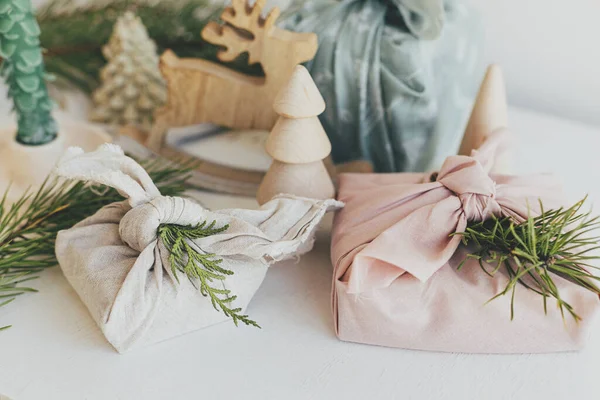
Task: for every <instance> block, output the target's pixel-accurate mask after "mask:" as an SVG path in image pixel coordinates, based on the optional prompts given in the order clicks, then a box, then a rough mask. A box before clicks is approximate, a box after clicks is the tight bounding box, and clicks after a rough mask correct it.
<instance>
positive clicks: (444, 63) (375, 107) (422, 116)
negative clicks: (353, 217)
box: [284, 0, 483, 172]
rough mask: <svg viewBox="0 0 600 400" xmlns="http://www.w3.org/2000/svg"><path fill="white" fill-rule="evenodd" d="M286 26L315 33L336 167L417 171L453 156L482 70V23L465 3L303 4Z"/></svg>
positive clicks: (314, 65) (316, 0) (361, 0)
mask: <svg viewBox="0 0 600 400" xmlns="http://www.w3.org/2000/svg"><path fill="white" fill-rule="evenodd" d="M298 3H300V4H296V5H295V6H294V7H292V8H291V9H289V10H288V12H287V13H286V17H285V21H284V26H285V28H287V29H291V30H295V31H307V32H308V31H310V32H315V33H317V35H318V36H319V50H318V52H317V55H316V57H315V58H314V60H313V61H312V62H310V63H309V64H308V65H307V67H308V68H309V70H310V72H311V74H312V76H313V78H314V80H315V82H316V83H317V86H318V87H319V90H320V91H321V93H322V94H323V97H324V98H325V101H326V103H327V109H326V110H325V112H324V113H323V114H322V115H321V122H322V123H323V126H324V127H325V130H326V131H327V134H328V135H329V138H330V140H331V142H332V144H333V152H332V156H333V159H334V161H335V162H336V163H339V162H346V161H352V160H358V159H364V160H369V161H371V162H372V163H373V164H374V166H375V169H376V170H377V171H379V172H393V171H423V170H427V169H431V168H437V167H439V165H438V164H441V161H442V160H443V159H444V158H445V157H446V156H447V155H450V154H453V153H454V154H455V151H456V149H457V148H458V144H459V142H460V137H461V136H462V135H461V134H462V131H463V129H464V125H465V123H466V120H467V119H468V114H469V110H470V106H471V102H472V99H473V97H474V96H475V93H476V91H477V85H478V82H479V80H480V78H481V76H482V74H483V65H481V63H480V61H479V59H480V54H481V44H482V39H481V36H482V35H481V32H482V29H481V28H482V27H481V25H480V23H479V20H478V19H477V14H476V13H475V12H474V11H473V9H472V8H471V7H470V6H469V5H468V3H466V2H465V0H445V1H444V0H342V1H335V0H305V1H300V2H298Z"/></svg>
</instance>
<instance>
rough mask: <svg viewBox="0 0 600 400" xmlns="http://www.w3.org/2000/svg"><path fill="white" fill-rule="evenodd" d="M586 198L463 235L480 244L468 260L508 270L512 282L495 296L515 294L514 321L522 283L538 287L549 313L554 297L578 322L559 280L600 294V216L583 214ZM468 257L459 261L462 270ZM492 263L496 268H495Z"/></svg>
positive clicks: (476, 226)
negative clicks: (597, 262) (598, 263)
mask: <svg viewBox="0 0 600 400" xmlns="http://www.w3.org/2000/svg"><path fill="white" fill-rule="evenodd" d="M585 200H586V199H585V198H584V199H583V200H581V201H579V202H577V203H576V204H574V205H573V206H572V207H569V208H559V209H556V210H544V208H543V205H542V203H541V202H540V208H541V214H540V215H539V216H537V217H532V216H530V217H529V218H527V220H525V221H523V222H515V220H514V219H512V218H493V219H490V220H488V221H484V222H478V223H475V224H472V225H470V226H468V227H467V229H466V231H465V232H462V233H457V234H458V235H461V236H462V240H463V242H464V243H465V244H471V243H472V244H474V245H475V246H476V250H475V251H474V252H473V253H471V254H469V255H468V256H467V258H474V259H476V260H478V261H479V265H480V266H481V268H482V270H483V271H484V272H486V273H487V274H488V275H490V276H494V274H496V273H497V272H498V271H499V270H500V269H502V268H504V270H505V271H506V273H507V274H508V278H509V281H508V283H507V285H506V287H505V288H504V290H502V291H501V292H500V293H498V294H497V295H496V296H494V297H493V298H492V299H490V301H491V300H494V299H496V298H498V297H499V296H504V295H506V294H509V293H510V294H511V310H510V315H511V320H512V319H513V318H514V296H515V291H516V288H517V284H521V285H522V286H524V287H525V288H527V289H529V290H533V291H534V292H536V293H538V294H539V295H541V296H542V298H543V305H544V312H546V313H547V310H548V308H547V300H548V298H552V299H555V300H556V302H557V306H558V308H559V309H560V312H561V314H562V317H563V319H564V318H565V310H566V311H567V312H568V313H569V314H570V315H571V316H572V317H573V318H574V319H575V320H576V321H579V320H581V318H580V317H579V315H577V313H576V310H574V308H573V307H572V306H571V305H570V304H569V303H568V302H567V301H565V300H564V299H562V298H561V295H560V291H559V289H558V287H557V285H556V283H555V282H554V277H555V276H558V277H561V278H563V279H565V280H567V281H569V282H571V283H573V284H575V285H577V286H581V287H583V288H585V289H587V290H589V291H591V292H593V293H595V294H598V295H600V288H598V286H597V284H596V283H597V282H598V281H600V278H599V277H598V276H596V275H595V274H593V273H592V272H591V271H593V270H596V269H598V267H597V266H596V265H593V264H592V262H593V261H594V260H598V259H599V258H600V257H598V256H597V255H594V252H596V251H597V250H598V249H600V246H598V239H600V237H599V236H594V235H593V233H594V232H596V231H597V230H598V229H599V228H600V220H599V218H598V217H594V218H590V212H581V208H582V206H583V204H584V202H585ZM465 261H466V259H465V260H464V261H463V262H462V263H461V264H460V265H459V267H458V268H459V269H460V268H462V266H463V265H464V263H465ZM490 266H492V267H493V268H491V269H490Z"/></svg>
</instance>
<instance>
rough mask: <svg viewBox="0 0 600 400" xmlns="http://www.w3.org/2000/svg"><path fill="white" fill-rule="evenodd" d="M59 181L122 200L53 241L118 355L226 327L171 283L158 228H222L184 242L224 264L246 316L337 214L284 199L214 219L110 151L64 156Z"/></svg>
mask: <svg viewBox="0 0 600 400" xmlns="http://www.w3.org/2000/svg"><path fill="white" fill-rule="evenodd" d="M56 173H57V174H58V175H59V176H62V177H64V178H70V179H78V180H83V181H87V182H93V183H96V184H103V185H107V186H110V187H113V188H115V189H116V190H118V191H119V192H120V193H121V194H122V195H123V196H125V197H126V198H127V199H128V200H126V201H123V202H118V203H113V204H110V205H108V206H106V207H103V208H102V209H100V210H99V211H98V212H97V213H96V214H94V215H93V216H91V217H89V218H86V219H85V220H83V221H81V222H80V223H78V224H77V225H75V226H74V227H72V228H71V229H67V230H65V231H61V232H60V233H59V234H58V237H57V240H56V256H57V259H58V261H59V264H60V266H61V269H62V270H63V273H64V275H65V277H66V278H67V280H68V281H69V283H70V284H71V285H72V286H73V288H74V289H75V291H76V292H77V294H78V295H79V297H80V298H81V300H82V301H83V302H84V303H85V305H86V306H87V308H88V310H89V311H90V314H91V315H92V317H93V318H94V320H95V321H96V323H97V324H98V326H99V327H100V328H101V329H102V331H103V333H104V335H105V336H106V338H107V340H108V341H109V342H110V343H111V344H112V345H113V346H114V347H115V348H116V349H117V350H118V351H119V352H124V351H127V350H129V349H131V348H134V347H139V346H143V345H147V344H151V343H155V342H158V341H161V340H165V339H169V338H171V337H174V336H178V335H182V334H184V333H188V332H191V331H194V330H197V329H201V328H204V327H207V326H209V325H212V324H215V323H218V322H222V321H225V320H227V319H229V317H227V316H226V315H224V314H223V313H221V312H219V311H218V310H215V308H214V307H213V304H212V303H211V299H210V298H209V297H206V296H204V295H203V294H202V293H201V292H200V291H199V289H198V287H197V286H196V283H194V282H192V281H191V280H190V279H187V277H185V275H183V278H178V276H175V275H174V271H175V269H174V268H172V265H171V262H170V259H169V256H170V255H171V253H170V251H169V250H168V249H167V247H166V246H165V243H163V242H162V239H161V238H160V237H159V236H158V234H157V231H158V230H159V227H160V226H162V225H165V224H173V225H180V226H186V227H196V226H198V225H200V224H202V223H207V224H210V223H211V222H214V224H215V225H214V226H215V227H219V228H226V229H223V230H217V231H215V232H213V233H211V234H210V235H208V236H202V237H195V238H194V239H186V240H188V242H187V243H189V245H190V246H192V247H193V248H194V249H196V250H197V251H198V252H200V253H202V254H206V255H211V256H213V255H214V257H215V258H218V259H219V260H222V262H220V264H219V265H220V266H221V267H223V268H225V269H227V270H228V271H231V272H232V275H228V276H227V277H226V279H223V280H216V284H218V285H220V286H219V290H227V291H230V292H231V294H232V295H235V296H237V297H236V298H235V304H234V306H235V307H239V308H241V309H242V310H245V309H246V307H247V305H248V303H249V302H250V300H251V299H252V297H253V296H254V294H255V293H256V291H257V290H258V288H259V286H260V284H261V283H262V281H263V279H264V276H265V274H266V272H267V268H268V266H269V265H270V264H272V263H273V262H275V261H278V260H283V259H286V258H291V257H295V256H298V255H300V254H303V253H305V252H307V251H309V250H310V249H311V247H312V244H313V241H314V234H315V231H316V229H317V227H318V224H319V222H320V221H321V219H322V218H323V216H324V215H325V213H326V212H327V211H330V210H334V209H337V208H340V207H341V206H342V203H340V202H338V201H335V200H333V199H329V200H314V199H307V198H299V197H294V196H287V195H280V196H277V197H275V198H274V199H273V200H271V201H269V202H267V203H266V204H264V205H263V206H262V207H261V208H260V209H258V210H245V209H231V210H218V211H210V210H207V209H205V208H204V207H202V206H201V205H200V204H198V203H196V202H194V201H193V200H191V199H187V198H183V197H166V196H162V195H161V194H160V193H159V191H158V189H157V188H156V186H155V185H154V183H153V182H152V180H151V179H150V176H149V175H148V174H147V173H146V171H145V170H144V169H143V168H142V167H141V166H140V165H139V164H137V163H136V162H135V161H134V160H133V159H131V158H129V157H127V156H125V155H124V153H123V151H122V150H121V149H120V148H119V147H118V146H114V145H103V146H101V147H100V148H99V149H98V150H96V151H94V152H91V153H87V154H84V153H83V151H81V150H80V149H69V151H68V152H67V153H66V154H65V155H64V157H63V158H62V159H61V160H60V161H59V164H58V166H57V167H56Z"/></svg>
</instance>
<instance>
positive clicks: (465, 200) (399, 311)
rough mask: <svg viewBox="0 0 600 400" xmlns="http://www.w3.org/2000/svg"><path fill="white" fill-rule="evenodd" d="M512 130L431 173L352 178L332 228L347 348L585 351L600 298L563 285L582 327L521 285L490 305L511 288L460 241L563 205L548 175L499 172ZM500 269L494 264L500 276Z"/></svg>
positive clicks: (337, 313)
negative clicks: (485, 225)
mask: <svg viewBox="0 0 600 400" xmlns="http://www.w3.org/2000/svg"><path fill="white" fill-rule="evenodd" d="M507 134H508V132H507V131H506V130H499V131H497V132H494V133H492V134H491V135H490V136H489V138H488V140H487V141H486V142H485V143H484V144H483V146H482V147H481V148H480V149H478V150H477V151H474V152H473V153H472V155H471V156H470V157H467V156H451V157H448V158H447V159H446V161H445V162H444V164H443V165H442V167H441V169H440V170H439V171H438V172H434V173H427V174H383V175H380V174H342V175H341V176H340V177H339V182H340V187H339V195H338V199H339V200H340V201H343V202H344V203H345V207H344V209H343V210H341V211H339V212H338V213H337V215H336V217H335V220H334V228H333V238H332V254H331V257H332V262H333V264H334V277H333V294H332V305H333V312H334V322H335V329H336V333H337V334H338V336H339V337H340V338H341V339H343V340H348V341H354V342H360V343H370V344H377V345H384V346H393V347H404V348H413V349H421V350H435V351H461V352H483V353H515V352H533V353H535V352H553V351H566V350H574V349H577V348H579V347H580V346H581V345H582V343H583V340H584V338H585V332H586V328H587V326H589V324H590V322H591V321H590V319H591V317H592V316H593V315H594V314H595V312H596V311H597V308H598V305H599V302H598V297H597V296H596V295H594V294H593V293H592V292H589V291H587V290H585V289H583V288H581V287H579V286H577V285H574V284H572V283H570V282H568V281H566V280H564V279H562V278H560V277H556V284H557V287H558V288H559V290H560V293H561V297H562V298H563V299H564V300H566V301H568V302H569V303H570V304H572V305H573V306H574V307H576V309H577V312H578V314H579V315H580V316H581V317H582V318H583V321H582V322H579V323H577V322H576V321H574V320H565V321H563V320H562V315H561V314H560V312H559V310H558V309H554V308H551V307H550V306H549V307H548V315H545V314H544V308H543V302H542V298H541V296H540V295H539V294H537V293H535V292H533V291H531V290H528V289H526V288H525V287H519V288H517V291H516V293H515V298H514V301H515V304H516V307H517V308H516V310H515V320H514V321H511V320H510V316H509V310H510V301H511V299H510V296H502V297H500V298H498V299H496V300H494V301H493V302H491V303H488V300H490V299H491V298H492V297H494V296H495V295H497V294H498V293H499V292H501V291H502V290H503V289H504V287H505V286H506V284H507V283H508V276H507V275H506V274H505V273H504V272H503V271H501V272H499V273H497V274H496V275H494V277H493V278H490V277H489V276H488V275H487V274H486V273H485V272H483V271H482V270H481V267H480V265H479V264H478V261H477V260H474V259H467V260H466V262H465V264H464V266H463V267H462V268H461V269H460V270H458V265H459V264H460V263H461V262H462V261H464V260H465V258H466V256H467V254H468V252H469V249H468V248H465V246H464V245H463V244H462V243H461V237H460V235H454V234H455V233H460V232H464V230H465V229H466V227H467V224H468V223H469V222H479V221H485V220H488V219H490V218H492V217H507V216H508V217H512V218H513V219H515V220H516V221H522V220H525V219H526V218H528V217H529V216H532V215H538V214H539V213H540V211H541V210H540V204H539V202H540V201H541V202H542V203H543V205H544V208H545V209H556V208H559V207H561V206H563V205H564V204H565V202H564V199H563V196H562V190H561V185H560V182H559V181H557V180H556V179H555V178H553V177H552V176H550V175H543V174H539V175H529V176H508V175H493V174H492V175H490V174H489V171H490V170H491V167H492V166H493V162H494V159H495V155H496V154H497V152H499V151H502V149H503V147H504V146H505V140H507ZM490 269H493V267H490Z"/></svg>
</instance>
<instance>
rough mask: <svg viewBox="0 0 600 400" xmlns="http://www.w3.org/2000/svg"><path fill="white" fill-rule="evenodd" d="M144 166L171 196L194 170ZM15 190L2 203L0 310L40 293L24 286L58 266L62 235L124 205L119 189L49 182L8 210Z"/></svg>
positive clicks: (153, 163) (162, 164)
mask: <svg viewBox="0 0 600 400" xmlns="http://www.w3.org/2000/svg"><path fill="white" fill-rule="evenodd" d="M141 164H142V165H143V166H144V167H145V168H146V170H147V171H148V173H149V175H150V177H151V178H152V179H153V181H154V182H155V183H156V185H157V187H158V188H159V190H160V191H161V193H162V194H164V195H169V196H175V195H178V194H181V193H182V192H183V191H184V190H185V189H186V181H187V179H188V177H189V173H190V171H191V169H192V168H193V166H194V165H193V163H190V162H187V163H184V164H181V165H178V164H173V163H170V162H166V161H164V160H161V159H155V160H152V161H145V162H142V163H141ZM9 190H10V188H9V189H8V190H7V191H6V192H5V193H4V195H3V197H2V200H0V307H1V306H4V305H7V304H8V303H10V302H12V301H13V300H14V299H15V297H17V296H19V295H22V294H24V293H27V292H35V291H36V290H35V289H33V288H31V287H28V286H26V285H23V284H24V283H26V282H28V281H30V280H32V279H35V278H37V274H38V273H39V272H41V271H42V270H44V269H45V268H49V267H52V266H54V265H56V264H57V261H56V257H55V255H54V242H55V240H56V235H57V233H58V232H59V231H60V230H62V229H67V228H70V227H71V226H73V225H75V224H76V223H77V222H79V221H81V220H83V219H84V218H87V217H88V216H90V215H92V214H94V213H95V212H96V211H98V210H99V209H100V208H102V207H103V206H105V205H107V204H110V203H113V202H115V201H121V200H123V197H122V196H121V195H120V194H119V193H118V192H117V191H116V190H114V189H106V188H105V187H100V186H92V185H88V184H85V183H83V182H75V183H73V182H64V181H56V180H47V181H46V182H45V183H44V184H43V185H42V186H41V187H40V188H39V189H37V190H35V191H31V190H30V191H28V192H26V193H25V194H23V196H22V197H21V198H20V199H19V200H17V201H16V202H15V203H13V204H12V205H10V206H8V205H7V203H6V199H7V195H8V193H9ZM99 192H101V194H99ZM8 327H9V326H5V327H0V330H1V329H6V328H8Z"/></svg>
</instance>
